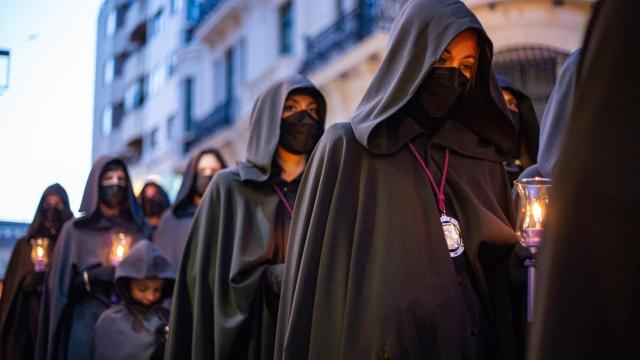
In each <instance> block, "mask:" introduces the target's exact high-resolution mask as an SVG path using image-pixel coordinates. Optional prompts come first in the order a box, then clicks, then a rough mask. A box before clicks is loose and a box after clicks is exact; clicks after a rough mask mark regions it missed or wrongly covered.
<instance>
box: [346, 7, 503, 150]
mask: <svg viewBox="0 0 640 360" xmlns="http://www.w3.org/2000/svg"><path fill="white" fill-rule="evenodd" d="M467 29H475V30H477V31H478V39H479V49H480V56H479V59H478V60H479V61H478V66H477V69H476V75H475V78H474V80H473V81H472V83H473V84H474V87H473V88H471V89H470V91H469V93H470V94H473V95H472V97H471V100H470V101H467V102H466V103H465V104H464V105H463V107H462V110H463V111H462V112H461V113H460V114H459V116H456V117H457V118H458V120H459V122H460V123H462V125H463V126H464V127H465V128H466V129H468V130H469V131H470V132H471V133H473V134H474V135H475V136H477V137H479V138H480V139H481V140H482V141H483V142H486V143H488V144H491V145H493V147H494V148H495V152H496V153H497V154H498V156H499V157H501V158H504V159H505V160H506V159H508V158H510V156H511V154H512V153H513V152H514V151H515V148H516V134H515V128H514V127H513V124H512V123H511V117H510V115H509V114H508V111H507V109H506V105H505V103H504V99H503V97H502V92H501V91H500V88H499V87H498V84H497V82H496V80H495V76H494V75H493V73H492V72H491V60H492V57H493V45H492V43H491V41H490V40H489V38H488V37H487V35H486V33H485V32H484V30H483V28H482V25H480V22H479V21H478V19H477V18H476V17H475V15H474V14H473V13H472V12H471V11H470V10H469V9H468V8H467V7H466V6H465V5H464V4H463V3H462V2H460V1H457V0H413V1H409V2H407V3H406V4H405V5H404V6H403V8H402V9H401V11H400V13H399V14H398V16H397V17H396V20H395V22H394V24H393V27H392V30H391V34H390V37H389V43H388V46H387V52H386V55H385V57H384V59H383V61H382V64H381V66H380V69H379V70H378V72H377V73H376V75H375V76H374V78H373V80H372V81H371V84H370V85H369V88H368V89H367V91H366V92H365V95H364V97H363V98H362V100H361V102H360V104H359V105H358V107H357V109H356V112H355V114H354V115H353V117H352V119H351V126H352V128H353V131H354V133H355V136H356V138H357V139H358V141H359V142H360V143H361V144H362V145H363V146H365V147H366V148H367V149H368V150H369V151H371V152H373V153H378V154H388V153H393V152H395V151H398V150H399V149H400V148H402V147H403V146H405V145H406V144H407V142H408V141H409V140H410V139H411V138H413V137H414V136H416V135H417V134H419V133H420V132H421V131H422V129H421V128H420V127H419V126H418V125H417V124H416V123H414V122H413V121H406V120H407V119H406V118H402V117H399V116H397V115H398V113H399V110H401V109H402V108H403V106H404V105H405V104H406V103H407V102H408V101H409V99H410V98H411V97H413V95H414V94H415V93H416V91H417V90H418V88H419V86H420V85H421V84H422V82H423V79H424V78H425V76H426V75H427V74H428V73H429V71H430V70H431V68H432V66H433V64H434V63H435V62H436V61H437V60H438V59H439V57H440V55H441V54H442V53H443V51H444V50H445V49H446V47H447V46H448V45H449V43H450V42H451V40H453V38H455V37H456V36H457V35H458V34H460V33H461V32H463V31H464V30H467Z"/></svg>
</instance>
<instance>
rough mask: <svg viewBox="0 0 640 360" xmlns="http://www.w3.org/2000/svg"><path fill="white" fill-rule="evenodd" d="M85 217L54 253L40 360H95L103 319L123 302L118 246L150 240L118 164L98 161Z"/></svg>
mask: <svg viewBox="0 0 640 360" xmlns="http://www.w3.org/2000/svg"><path fill="white" fill-rule="evenodd" d="M80 211H81V212H83V213H84V215H83V216H82V217H80V218H78V219H75V220H73V221H69V222H67V223H66V224H65V226H64V227H63V228H62V231H61V232H60V237H59V239H58V243H57V245H56V248H55V251H54V252H53V257H52V264H51V270H50V272H49V275H48V277H47V282H46V287H45V290H44V296H43V304H42V316H41V321H40V324H39V327H38V341H37V354H36V357H37V358H39V359H45V358H46V359H89V358H90V356H91V346H92V342H93V334H94V326H95V323H96V321H97V319H98V316H100V314H101V313H102V311H104V310H105V309H106V308H107V307H109V305H110V304H111V302H112V301H115V300H117V299H116V298H115V297H113V281H114V267H113V265H114V264H115V262H116V260H117V259H116V258H114V255H116V254H117V252H114V251H113V246H114V244H113V240H114V239H117V238H119V235H120V234H122V236H123V238H125V239H129V240H130V245H133V244H134V243H135V242H136V241H138V240H139V239H142V238H146V237H148V236H150V229H149V228H148V225H147V224H146V222H145V220H144V217H143V215H142V210H141V209H140V207H139V206H138V203H137V202H136V198H135V196H134V194H133V190H132V188H131V180H130V177H129V174H128V173H127V168H126V165H125V164H124V162H122V161H121V160H119V159H117V158H112V157H107V156H105V157H101V158H99V159H98V160H96V162H95V163H94V165H93V168H92V169H91V173H90V174H89V179H88V180H87V185H86V187H85V190H84V196H83V198H82V203H81V205H80ZM124 254H125V252H124V251H121V254H120V255H124Z"/></svg>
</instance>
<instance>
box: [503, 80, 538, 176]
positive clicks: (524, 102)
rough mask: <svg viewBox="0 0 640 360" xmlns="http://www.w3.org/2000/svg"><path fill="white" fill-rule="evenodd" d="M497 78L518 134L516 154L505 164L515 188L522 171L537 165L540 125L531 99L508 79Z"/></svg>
mask: <svg viewBox="0 0 640 360" xmlns="http://www.w3.org/2000/svg"><path fill="white" fill-rule="evenodd" d="M496 78H497V80H498V85H499V86H500V88H501V89H502V95H503V97H504V102H505V103H506V104H507V108H508V109H509V112H510V113H511V118H512V119H513V123H514V125H515V127H516V131H517V133H518V148H517V150H516V153H515V154H514V157H513V159H511V160H509V161H507V162H505V164H504V168H505V170H507V176H508V178H509V184H510V185H512V186H513V182H514V181H515V180H517V179H518V176H520V174H521V173H522V171H523V170H524V169H526V168H528V167H529V166H531V165H533V164H535V163H536V157H537V155H538V142H539V138H540V125H539V124H538V116H537V115H536V110H535V109H534V108H533V103H532V102H531V98H530V97H529V96H528V95H527V94H525V93H524V92H523V91H522V90H520V89H519V88H518V87H517V86H516V85H515V84H514V83H512V82H511V80H509V79H507V78H506V77H504V76H500V75H498V76H496Z"/></svg>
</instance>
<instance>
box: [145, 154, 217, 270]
mask: <svg viewBox="0 0 640 360" xmlns="http://www.w3.org/2000/svg"><path fill="white" fill-rule="evenodd" d="M226 167H227V164H226V162H225V161H224V159H223V158H222V156H221V155H220V153H219V152H218V150H215V149H205V150H202V151H200V152H199V153H198V154H196V155H195V156H194V157H192V158H191V160H190V161H189V163H188V164H187V167H186V168H185V170H184V172H183V174H182V184H181V185H180V189H179V190H178V195H177V196H176V201H175V202H174V204H173V206H171V208H170V210H169V211H167V212H165V213H164V214H163V215H162V218H161V219H160V224H159V225H158V230H157V231H156V233H155V234H154V238H153V242H154V243H155V244H156V245H157V246H158V247H159V248H160V250H161V251H162V253H163V254H164V256H166V257H167V259H169V261H170V262H171V264H173V266H174V267H175V268H176V269H177V268H178V265H179V264H180V259H182V252H183V251H184V244H185V243H186V241H187V235H188V233H189V228H190V227H191V222H192V221H193V216H194V215H195V213H196V209H197V208H198V204H200V201H201V199H202V195H203V194H204V192H205V190H206V189H207V186H209V182H211V179H212V178H213V176H214V175H215V174H216V173H217V172H218V171H220V170H222V169H224V168H226Z"/></svg>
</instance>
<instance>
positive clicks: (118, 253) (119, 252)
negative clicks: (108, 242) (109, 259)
mask: <svg viewBox="0 0 640 360" xmlns="http://www.w3.org/2000/svg"><path fill="white" fill-rule="evenodd" d="M116 256H118V257H119V258H121V257H123V256H124V246H122V245H118V247H117V248H116Z"/></svg>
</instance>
